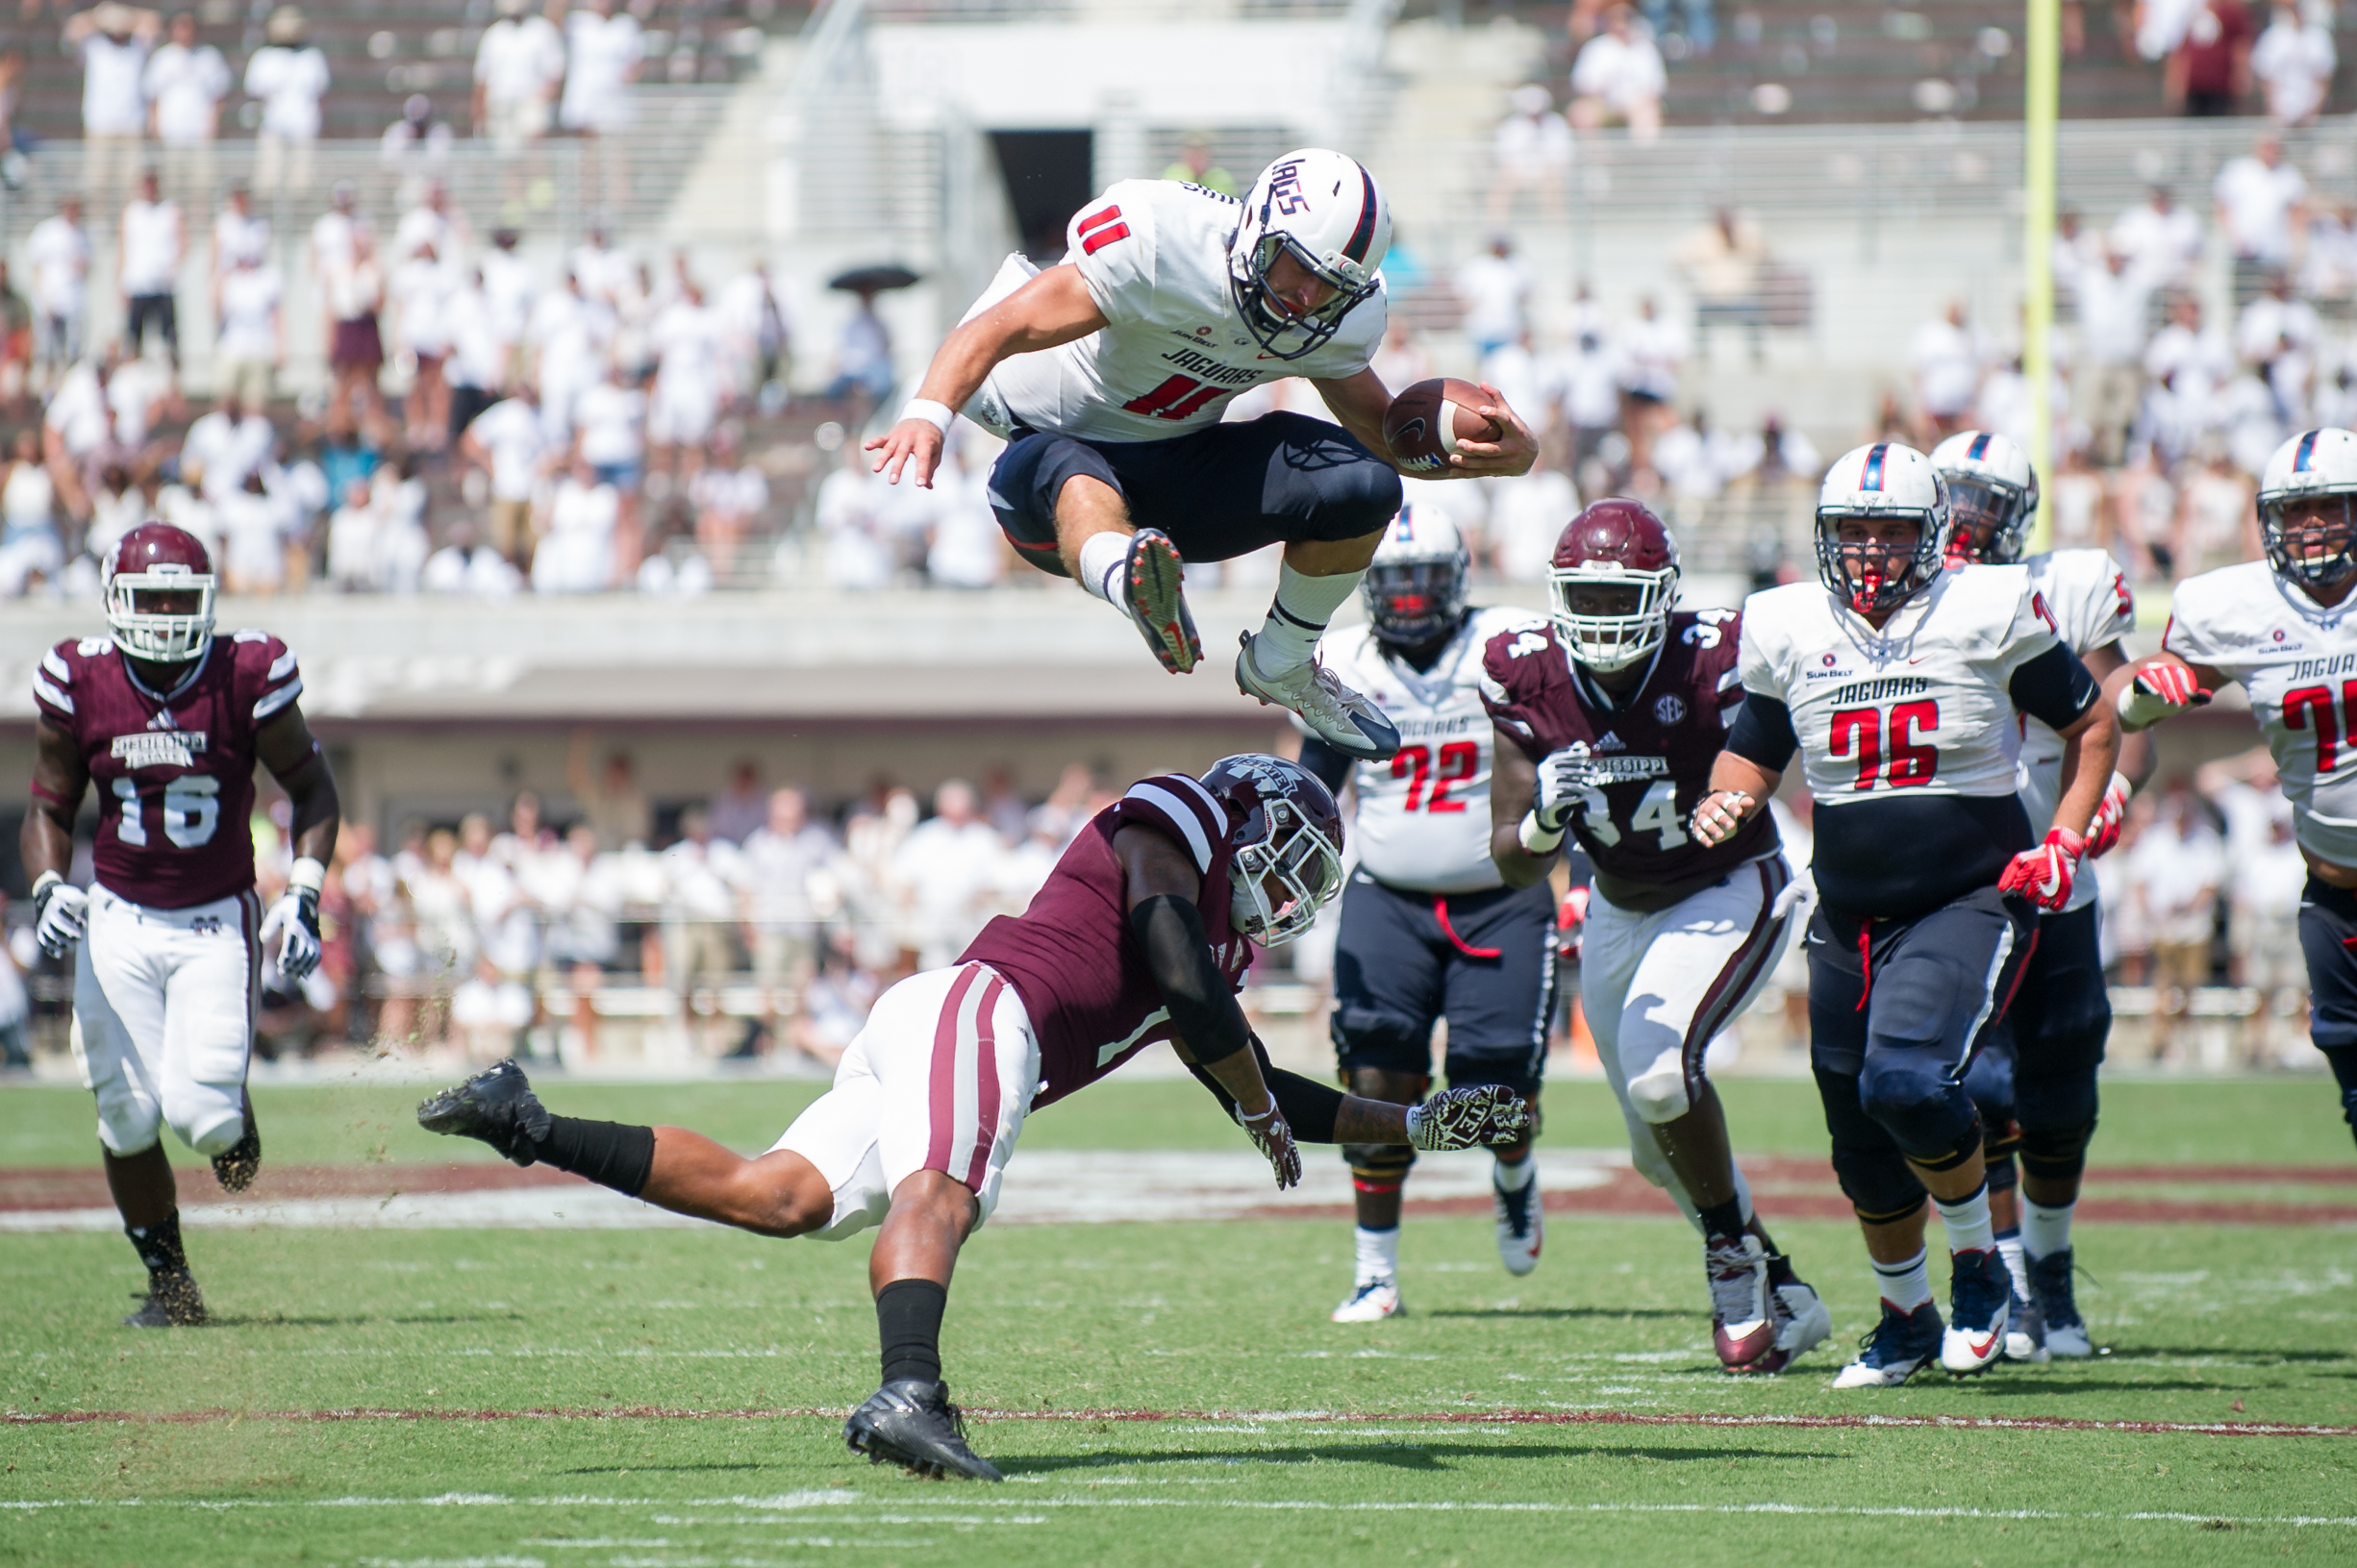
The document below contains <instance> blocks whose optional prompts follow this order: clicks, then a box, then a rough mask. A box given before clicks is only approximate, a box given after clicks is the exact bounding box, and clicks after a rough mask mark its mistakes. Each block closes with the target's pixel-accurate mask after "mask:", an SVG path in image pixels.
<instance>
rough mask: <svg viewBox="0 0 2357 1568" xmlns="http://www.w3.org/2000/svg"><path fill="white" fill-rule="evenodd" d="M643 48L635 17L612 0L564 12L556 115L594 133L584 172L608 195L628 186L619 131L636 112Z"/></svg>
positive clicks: (586, 1) (574, 128)
mask: <svg viewBox="0 0 2357 1568" xmlns="http://www.w3.org/2000/svg"><path fill="white" fill-rule="evenodd" d="M644 48H645V42H644V39H643V37H641V35H640V33H639V18H638V17H636V16H634V15H632V14H631V13H630V12H629V11H628V10H626V9H624V8H623V7H621V6H619V5H617V4H615V0H576V3H575V4H574V5H573V6H572V7H571V9H570V10H568V11H567V12H565V15H564V98H563V100H562V101H561V102H560V103H559V105H558V107H557V120H558V123H559V124H561V125H563V126H564V129H565V130H567V131H571V132H573V133H574V134H576V135H578V136H584V137H592V138H594V139H593V141H592V144H591V149H590V150H591V163H590V172H591V173H593V174H600V175H602V177H603V180H604V187H603V188H604V190H605V191H606V192H607V195H606V198H605V199H607V200H608V201H612V200H614V199H615V197H616V196H617V195H618V193H619V192H620V191H622V190H624V189H627V188H628V183H627V182H628V176H627V173H626V170H625V167H624V159H623V153H624V149H625V148H626V146H627V145H628V143H627V142H626V140H625V139H624V137H625V134H626V133H627V132H628V131H629V130H630V126H631V122H632V120H633V119H634V118H636V115H635V114H634V113H633V112H632V94H631V84H632V83H634V82H636V81H638V79H639V57H640V55H641V54H642V52H643V51H644ZM600 165H603V166H602V168H601V167H600Z"/></svg>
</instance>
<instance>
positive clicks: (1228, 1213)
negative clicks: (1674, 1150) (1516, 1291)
mask: <svg viewBox="0 0 2357 1568" xmlns="http://www.w3.org/2000/svg"><path fill="white" fill-rule="evenodd" d="M1743 1165H1744V1170H1745V1172H1746V1174H1747V1175H1748V1176H1749V1177H1750V1179H1751V1184H1752V1190H1753V1192H1754V1194H1755V1195H1756V1196H1757V1198H1758V1200H1759V1202H1760V1206H1761V1208H1762V1210H1763V1211H1764V1212H1769V1213H1774V1214H1778V1215H1784V1216H1789V1217H1793V1218H1803V1217H1805V1218H1811V1219H1842V1218H1845V1217H1847V1216H1848V1214H1849V1212H1850V1209H1849V1204H1848V1202H1847V1200H1846V1199H1844V1198H1843V1196H1842V1194H1841V1191H1840V1189H1839V1188H1838V1187H1836V1185H1835V1184H1834V1180H1833V1174H1832V1172H1831V1171H1830V1170H1829V1169H1828V1168H1827V1167H1826V1166H1825V1165H1824V1163H1823V1162H1822V1161H1818V1160H1812V1159H1806V1158H1797V1157H1766V1158H1750V1159H1746V1160H1744V1162H1743ZM1540 1167H1541V1176H1540V1180H1541V1182H1542V1186H1543V1187H1544V1189H1545V1196H1546V1208H1547V1211H1548V1212H1549V1213H1563V1214H1593V1215H1621V1216H1648V1215H1654V1216H1659V1215H1668V1214H1671V1213H1674V1212H1675V1210H1674V1209H1673V1208H1672V1207H1671V1206H1670V1204H1669V1202H1668V1200H1667V1198H1665V1197H1664V1196H1663V1195H1662V1194H1661V1193H1660V1192H1659V1191H1657V1190H1656V1189H1655V1188H1653V1187H1652V1186H1650V1185H1648V1184H1647V1183H1646V1182H1645V1181H1644V1179H1643V1178H1642V1177H1641V1176H1639V1175H1638V1174H1637V1173H1636V1171H1634V1170H1633V1169H1631V1168H1630V1166H1629V1164H1628V1161H1627V1157H1626V1156H1625V1155H1623V1154H1619V1153H1617V1152H1615V1151H1601V1150H1576V1149H1574V1150H1548V1151H1542V1154H1541V1156H1540ZM1410 1191H1411V1192H1412V1193H1413V1194H1415V1196H1412V1197H1410V1198H1409V1200H1408V1205H1407V1211H1408V1213H1410V1214H1411V1215H1417V1216H1422V1217H1437V1216H1443V1215H1470V1214H1486V1213H1488V1212H1489V1209H1490V1194H1489V1162H1488V1161H1487V1160H1486V1159H1484V1158H1482V1157H1478V1156H1474V1157H1427V1158H1426V1159H1424V1160H1423V1161H1421V1162H1419V1164H1418V1165H1417V1174H1416V1177H1415V1180H1414V1182H1413V1184H1412V1186H1411V1188H1410ZM180 1200H181V1203H182V1205H183V1207H184V1209H185V1210H186V1211H187V1213H188V1223H189V1224H191V1225H194V1226H210V1227H284V1228H293V1229H311V1228H319V1227H359V1228H369V1229H386V1228H393V1229H420V1230H438V1229H467V1228H483V1227H488V1228H493V1229H509V1228H523V1229H533V1228H539V1227H543V1226H547V1227H562V1226H568V1225H570V1226H582V1227H589V1228H595V1229H615V1228H621V1229H628V1228H632V1227H636V1226H642V1225H671V1224H679V1225H686V1224H693V1223H695V1222H693V1221H689V1220H682V1219H679V1218H678V1217H676V1216H673V1215H669V1214H665V1213H664V1212H662V1211H661V1210H658V1209H655V1208H652V1207H648V1206H647V1205H644V1204H641V1203H638V1202H636V1201H634V1200H632V1199H629V1198H625V1197H623V1196H621V1195H620V1194H618V1193H614V1192H609V1191H606V1190H604V1189H602V1188H597V1187H593V1186H590V1185H589V1184H587V1183H585V1182H581V1181H579V1180H578V1179H576V1178H574V1177H570V1176H567V1175H565V1174H564V1173H563V1172H560V1171H553V1170H550V1169H548V1168H546V1167H544V1166H535V1167H533V1168H530V1169H524V1170H519V1169H517V1168H515V1167H514V1166H512V1165H489V1164H464V1165H461V1164H377V1165H310V1166H286V1167H272V1166H264V1168H263V1174H262V1176H261V1179H260V1180H259V1181H258V1182H256V1183H255V1185H254V1187H253V1188H252V1189H251V1190H250V1191H248V1192H247V1193H245V1194H243V1195H241V1196H239V1197H236V1198H233V1197H231V1196H230V1195H229V1194H227V1193H225V1192H223V1191H221V1190H220V1188H219V1187H218V1186H217V1185H215V1184H214V1182H213V1181H212V1180H211V1178H210V1177H209V1176H207V1175H205V1174H203V1173H199V1172H186V1171H184V1172H183V1173H182V1175H181V1190H180ZM1350 1213H1351V1208H1350V1194H1349V1186H1348V1177H1347V1175H1346V1173H1345V1172H1343V1171H1342V1170H1341V1167H1340V1166H1338V1165H1326V1164H1324V1163H1323V1162H1319V1163H1316V1164H1313V1165H1312V1166H1311V1167H1310V1168H1309V1170H1308V1172H1307V1173H1306V1176H1305V1180H1304V1181H1303V1182H1302V1184H1301V1185H1300V1186H1299V1187H1297V1188H1295V1189H1293V1190H1292V1191H1290V1192H1284V1193H1279V1192H1276V1191H1273V1190H1272V1189H1271V1187H1270V1185H1269V1181H1268V1172H1267V1168H1266V1164H1265V1163H1264V1162H1263V1161H1262V1160H1261V1158H1260V1157H1258V1156H1257V1155H1255V1154H1253V1153H1252V1152H1251V1151H1249V1150H1235V1151H1138V1150H1068V1149H1046V1150H1039V1151H1035V1152H1030V1153H1026V1154H1021V1155H1018V1156H1017V1157H1016V1161H1015V1162H1014V1164H1012V1165H1011V1166H1009V1168H1008V1172H1007V1179H1006V1188H1005V1197H1004V1199H1003V1201H1002V1203H1001V1205H1000V1207H999V1210H998V1213H997V1215H996V1216H995V1220H994V1223H997V1224H1001V1225H1009V1224H1013V1225H1025V1224H1031V1225H1066V1224H1091V1223H1099V1222H1115V1221H1132V1222H1135V1221H1156V1220H1197V1219H1285V1218H1299V1219H1315V1220H1328V1221H1331V1220H1339V1219H1347V1218H1348V1217H1349V1216H1350ZM2079 1214H2080V1217H2081V1218H2083V1219H2085V1220H2089V1221H2092V1222H2094V1223H2097V1224H2116V1223H2136V1222H2144V1223H2151V1224H2207V1225H2348V1224H2357V1167H2349V1166H2304V1165H2303V1166H2269V1165H2199V1166H2182V1165H2169V1166H2151V1167H2143V1166H2110V1167H2101V1168H2098V1169H2097V1170H2095V1171H2094V1172H2093V1173H2091V1176H2090V1180H2089V1185H2088V1193H2087V1197H2086V1198H2085V1200H2084V1201H2083V1202H2082V1203H2081V1204H2080V1206H2079ZM119 1224H120V1221H119V1219H118V1218H117V1217H116V1215H115V1213H114V1210H113V1206H112V1205H111V1204H110V1203H109V1200H108V1196H107V1188H106V1179H105V1177H104V1175H103V1174H102V1173H101V1172H100V1171H99V1170H98V1169H97V1168H96V1167H95V1166H91V1167H88V1168H83V1169H75V1168H71V1167H63V1168H60V1167H44V1168H38V1169H31V1170H0V1232H36V1231H87V1230H96V1231H112V1230H113V1229H115V1228H116V1227H117V1226H118V1225H119Z"/></svg>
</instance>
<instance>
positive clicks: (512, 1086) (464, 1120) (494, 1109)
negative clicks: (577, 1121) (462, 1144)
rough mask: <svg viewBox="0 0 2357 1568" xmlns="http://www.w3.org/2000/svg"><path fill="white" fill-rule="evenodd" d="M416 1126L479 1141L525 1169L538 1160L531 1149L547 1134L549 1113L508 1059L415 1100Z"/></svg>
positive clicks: (512, 1059) (519, 1068) (520, 1071)
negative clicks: (461, 1081) (423, 1098)
mask: <svg viewBox="0 0 2357 1568" xmlns="http://www.w3.org/2000/svg"><path fill="white" fill-rule="evenodd" d="M417 1125H418V1126H419V1127H422V1128H424V1129H425V1130H426V1131H427V1132H440V1133H443V1134H444V1135H446V1136H451V1137H461V1138H475V1139H478V1140H480V1141H481V1142H484V1143H488V1144H489V1145H490V1146H491V1147H492V1148H494V1149H496V1150H498V1151H499V1152H500V1153H501V1154H503V1155H505V1156H507V1157H508V1158H510V1159H512V1160H514V1162H515V1163H516V1164H518V1165H529V1164H531V1163H532V1162H533V1161H534V1160H535V1159H536V1158H537V1157H538V1156H537V1155H536V1153H535V1152H534V1150H533V1147H532V1146H533V1144H534V1143H535V1142H537V1141H538V1140H539V1139H540V1138H544V1137H546V1136H547V1135H548V1109H547V1108H546V1107H544V1106H542V1105H541V1104H540V1098H539V1095H537V1094H534V1093H533V1092H532V1081H531V1080H530V1079H528V1078H526V1077H525V1076H524V1070H523V1069H522V1068H521V1067H518V1066H517V1065H515V1058H513V1057H511V1058H508V1059H507V1060H505V1061H502V1062H499V1063H497V1064H496V1065H494V1066H490V1067H486V1068H485V1069H483V1071H481V1072H479V1073H477V1074H475V1076H474V1077H472V1078H470V1079H468V1080H466V1081H465V1082H464V1083H454V1084H452V1085H451V1086H450V1087H449V1088H446V1089H444V1090H442V1091H441V1092H440V1093H439V1094H436V1095H431V1096H429V1097H427V1098H426V1099H425V1100H423V1101H420V1102H419V1103H418V1106H417Z"/></svg>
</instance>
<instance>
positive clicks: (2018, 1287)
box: [1997, 1231, 2030, 1301]
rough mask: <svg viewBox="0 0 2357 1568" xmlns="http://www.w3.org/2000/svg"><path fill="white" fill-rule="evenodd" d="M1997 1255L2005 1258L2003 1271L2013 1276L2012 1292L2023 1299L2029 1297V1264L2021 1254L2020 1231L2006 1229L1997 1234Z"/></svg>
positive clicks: (2025, 1299)
mask: <svg viewBox="0 0 2357 1568" xmlns="http://www.w3.org/2000/svg"><path fill="white" fill-rule="evenodd" d="M1997 1256H1998V1257H2002V1258H2003V1259H2005V1272H2006V1273H2008V1274H2010V1275H2012V1276H2013V1277H2014V1294H2015V1295H2017V1296H2018V1297H2020V1298H2021V1299H2022V1300H2023V1301H2028V1300H2029V1299H2030V1266H2029V1262H2028V1260H2027V1259H2026V1258H2024V1257H2022V1256H2021V1232H2018V1231H2006V1232H2001V1233H2000V1234H1999V1235H1998V1236H1997Z"/></svg>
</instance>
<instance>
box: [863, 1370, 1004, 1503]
mask: <svg viewBox="0 0 2357 1568" xmlns="http://www.w3.org/2000/svg"><path fill="white" fill-rule="evenodd" d="M843 1441H844V1442H846V1443H848V1444H850V1445H851V1451H852V1452H853V1453H854V1454H865V1455H866V1456H867V1458H868V1461H869V1462H870V1463H872V1464H882V1463H884V1462H885V1461H886V1460H887V1459H890V1460H891V1461H892V1462H893V1463H894V1464H897V1465H900V1466H902V1467H903V1468H904V1469H906V1470H907V1471H908V1472H909V1474H910V1475H912V1476H930V1477H932V1478H934V1479H935V1480H937V1481H946V1480H947V1479H948V1478H949V1477H951V1476H953V1475H955V1476H965V1477H966V1478H967V1479H968V1480H971V1481H1004V1480H1006V1479H1007V1478H1006V1477H1004V1476H1002V1475H1000V1474H999V1473H998V1469H997V1467H996V1466H995V1465H993V1464H991V1463H990V1460H988V1459H986V1458H984V1457H982V1456H980V1455H978V1454H976V1453H975V1452H974V1451H973V1450H972V1449H970V1448H967V1447H966V1446H965V1415H964V1414H963V1413H962V1412H960V1410H959V1409H958V1407H957V1406H955V1405H952V1404H950V1403H949V1384H947V1383H945V1382H926V1381H923V1380H922V1379H920V1378H901V1379H898V1380H896V1381H892V1382H888V1383H886V1384H885V1385H884V1386H883V1387H881V1388H879V1389H877V1390H876V1391H875V1392H874V1393H872V1394H870V1395H868V1396H867V1403H866V1404H865V1405H863V1406H860V1407H859V1408H858V1409H856V1410H854V1411H852V1412H851V1419H850V1420H848V1421H846V1422H844V1423H843Z"/></svg>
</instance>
